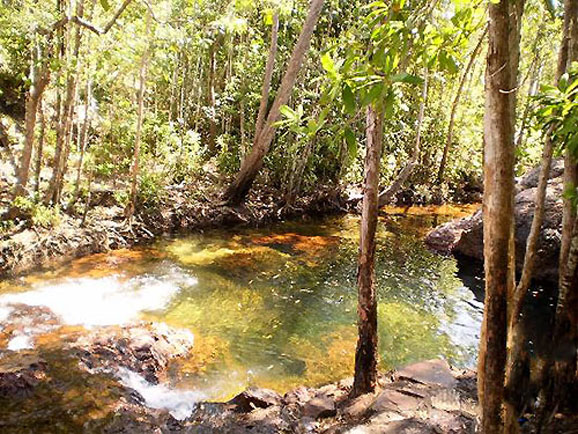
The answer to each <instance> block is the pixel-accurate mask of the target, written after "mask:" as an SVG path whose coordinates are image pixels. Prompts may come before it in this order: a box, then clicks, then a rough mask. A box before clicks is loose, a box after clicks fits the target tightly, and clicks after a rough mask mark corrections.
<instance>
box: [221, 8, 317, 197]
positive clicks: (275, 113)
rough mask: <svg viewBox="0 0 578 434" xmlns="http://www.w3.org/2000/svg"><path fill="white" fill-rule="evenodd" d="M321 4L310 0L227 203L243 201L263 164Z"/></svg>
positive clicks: (308, 44) (228, 191)
mask: <svg viewBox="0 0 578 434" xmlns="http://www.w3.org/2000/svg"><path fill="white" fill-rule="evenodd" d="M322 8H323V0H311V5H310V7H309V13H308V15H307V19H306V20H305V23H304V24H303V28H302V29H301V34H300V35H299V39H298V40H297V44H296V45H295V48H294V49H293V53H292V54H291V59H290V60H289V64H288V65H287V70H286V71H285V75H284V76H283V79H282V80H281V85H280V86H279V91H278V92H277V96H276V97H275V100H274V101H273V105H272V106H271V110H270V111H269V114H268V115H267V120H266V121H265V123H264V126H263V128H262V130H261V132H260V133H259V136H258V138H257V140H256V144H255V145H254V146H253V149H252V150H251V153H250V154H249V155H247V156H246V157H245V159H244V160H243V164H242V165H241V169H240V170H239V173H238V174H237V176H236V178H235V180H234V181H233V182H232V183H231V185H230V186H229V188H228V189H227V191H226V192H225V194H224V196H223V198H224V200H225V201H226V202H227V203H229V204H230V205H238V204H239V203H241V202H242V201H243V199H244V198H245V196H246V195H247V193H248V192H249V190H250V189H251V186H252V185H253V181H254V180H255V178H256V177H257V174H258V172H259V170H260V169H261V166H262V165H263V159H264V158H265V155H266V154H267V152H268V151H269V147H270V146H271V142H272V141H273V138H274V136H275V127H274V124H275V122H277V120H278V119H279V116H280V113H281V112H280V109H281V106H283V105H285V104H287V101H288V100H289V96H290V95H291V91H292V89H293V86H294V84H295V81H296V80H297V74H298V73H299V70H300V69H301V65H302V63H303V59H304V57H305V54H306V52H307V50H308V49H309V46H310V44H311V37H312V35H313V31H314V30H315V27H316V25H317V21H318V19H319V15H320V14H321V9H322Z"/></svg>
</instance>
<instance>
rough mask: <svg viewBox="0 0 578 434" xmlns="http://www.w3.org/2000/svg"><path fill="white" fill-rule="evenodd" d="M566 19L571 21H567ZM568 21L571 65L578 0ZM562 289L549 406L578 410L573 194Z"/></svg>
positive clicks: (576, 47) (573, 163) (571, 161)
mask: <svg viewBox="0 0 578 434" xmlns="http://www.w3.org/2000/svg"><path fill="white" fill-rule="evenodd" d="M566 20H567V21H568V22H567V23H566ZM564 21H565V27H566V26H567V28H568V32H567V35H566V38H567V42H568V58H567V65H570V64H571V63H572V62H575V61H578V0H566V1H565V2H564ZM577 185H578V159H577V158H576V155H574V154H573V153H572V152H571V150H570V149H569V148H568V146H566V150H565V156H564V189H565V190H566V191H572V192H576V188H577ZM558 270H559V271H558V272H559V276H560V277H559V290H558V301H557V303H556V318H555V323H554V338H553V342H554V345H553V346H554V350H553V363H551V365H552V366H551V367H550V366H549V369H548V370H547V373H548V375H547V376H546V378H548V379H549V381H550V388H549V390H547V395H546V401H547V402H546V406H545V407H546V408H547V409H548V410H551V411H554V410H555V409H558V410H560V411H567V412H570V413H575V412H578V405H577V404H576V393H578V355H577V352H578V217H577V214H576V208H575V206H574V204H573V203H572V199H571V198H570V197H564V210H563V215H562V244H561V249H560V266H559V268H558Z"/></svg>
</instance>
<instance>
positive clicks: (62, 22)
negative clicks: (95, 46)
mask: <svg viewBox="0 0 578 434" xmlns="http://www.w3.org/2000/svg"><path fill="white" fill-rule="evenodd" d="M131 1H132V0H124V2H123V3H122V5H120V7H119V8H118V10H117V11H116V13H115V14H114V15H113V17H112V18H111V20H110V21H109V22H108V23H107V24H106V26H104V28H102V29H101V28H99V27H97V26H95V25H94V24H92V23H91V22H89V21H86V20H83V19H82V18H80V17H79V16H77V15H73V16H66V17H63V18H61V19H59V20H58V21H56V22H55V23H54V24H53V25H52V26H51V27H50V30H47V29H40V30H39V33H43V34H48V35H49V34H52V33H53V32H54V31H55V30H57V29H59V28H60V27H63V26H65V25H66V24H68V23H74V24H77V25H79V26H82V27H85V28H87V29H88V30H90V31H91V32H94V33H96V34H97V35H105V34H106V33H108V32H109V30H110V29H111V28H112V26H114V24H115V23H116V20H118V17H120V15H121V14H122V13H123V12H124V10H125V9H126V8H127V6H128V5H129V4H130V2H131Z"/></svg>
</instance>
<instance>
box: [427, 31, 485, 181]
mask: <svg viewBox="0 0 578 434" xmlns="http://www.w3.org/2000/svg"><path fill="white" fill-rule="evenodd" d="M487 33H488V27H487V26H486V28H485V29H484V31H483V32H482V34H481V36H480V39H478V43H477V44H476V46H475V47H474V51H472V54H471V55H470V60H469V61H468V64H467V66H466V69H465V71H464V74H463V75H462V78H461V79H460V84H459V85H458V90H457V92H456V96H455V98H454V102H453V103H452V110H451V112H450V124H449V126H448V135H447V138H446V144H445V146H444V151H443V154H442V162H441V163H440V169H439V171H438V184H440V183H441V182H443V180H444V172H445V170H446V163H447V160H448V154H449V152H450V148H451V146H452V141H453V139H454V124H455V121H456V113H457V111H458V106H459V104H460V99H461V97H462V92H463V90H464V85H465V84H466V79H467V78H468V75H469V73H470V71H471V70H472V67H473V66H474V62H475V61H476V58H477V57H478V54H480V51H481V49H482V45H483V42H484V39H485V37H486V35H487Z"/></svg>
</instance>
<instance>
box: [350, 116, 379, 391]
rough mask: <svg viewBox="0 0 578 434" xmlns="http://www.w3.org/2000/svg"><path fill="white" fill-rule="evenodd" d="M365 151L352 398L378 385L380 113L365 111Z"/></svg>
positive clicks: (372, 389)
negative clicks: (377, 290) (377, 241)
mask: <svg viewBox="0 0 578 434" xmlns="http://www.w3.org/2000/svg"><path fill="white" fill-rule="evenodd" d="M366 123H367V125H366V128H367V133H366V137H367V150H366V153H365V180H364V188H363V205H362V213H361V232H360V239H359V263H358V268H357V287H358V298H357V316H358V320H357V321H358V322H357V329H358V333H359V337H358V340H357V348H356V351H355V374H354V379H353V388H352V390H351V396H352V397H356V396H359V395H362V394H365V393H371V392H373V391H374V390H375V386H376V383H377V357H378V354H377V298H376V289H375V232H376V228H377V213H378V191H379V190H378V189H379V166H380V160H381V148H382V143H383V113H382V112H381V111H377V109H376V108H375V107H372V106H370V107H368V108H367V116H366Z"/></svg>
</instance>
